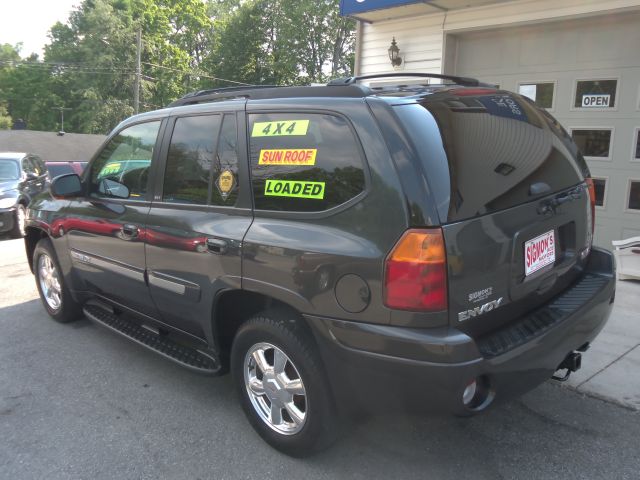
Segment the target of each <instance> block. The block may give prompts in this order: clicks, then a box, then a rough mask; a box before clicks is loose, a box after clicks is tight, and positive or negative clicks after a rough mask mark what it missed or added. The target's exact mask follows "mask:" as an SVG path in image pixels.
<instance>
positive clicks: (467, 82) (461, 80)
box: [328, 73, 493, 87]
mask: <svg viewBox="0 0 640 480" xmlns="http://www.w3.org/2000/svg"><path fill="white" fill-rule="evenodd" d="M403 77H419V78H439V79H441V80H451V81H452V82H454V83H456V84H458V85H463V86H465V87H486V86H489V85H488V84H485V83H482V82H481V81H480V80H477V79H475V78H469V77H456V76H455V75H442V74H439V73H378V74H374V75H360V76H357V77H344V78H336V79H334V80H331V81H330V82H329V83H328V85H330V86H344V85H354V84H356V83H358V82H359V81H361V80H371V79H374V78H403ZM491 86H492V87H493V85H491Z"/></svg>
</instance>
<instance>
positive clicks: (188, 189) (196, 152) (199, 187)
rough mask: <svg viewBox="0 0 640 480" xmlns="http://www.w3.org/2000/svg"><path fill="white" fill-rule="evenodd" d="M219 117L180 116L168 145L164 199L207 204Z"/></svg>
mask: <svg viewBox="0 0 640 480" xmlns="http://www.w3.org/2000/svg"><path fill="white" fill-rule="evenodd" d="M220 120H221V116H220V115H199V116H194V117H180V118H178V119H177V120H176V123H175V127H174V129H173V134H172V135H171V144H170V145H169V155H168V157H167V168H166V170H165V174H164V187H163V189H162V201H164V202H169V203H190V204H194V205H206V204H207V199H208V196H209V183H210V175H211V165H212V163H213V156H214V149H215V146H216V137H217V136H218V132H219V130H220Z"/></svg>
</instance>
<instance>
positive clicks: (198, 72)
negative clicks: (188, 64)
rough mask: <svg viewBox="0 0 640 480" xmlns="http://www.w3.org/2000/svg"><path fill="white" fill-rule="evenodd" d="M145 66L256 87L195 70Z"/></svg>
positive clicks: (147, 63) (152, 65) (155, 65)
mask: <svg viewBox="0 0 640 480" xmlns="http://www.w3.org/2000/svg"><path fill="white" fill-rule="evenodd" d="M142 63H143V64H145V65H149V66H150V67H157V68H164V69H165V70H171V71H172V72H179V73H182V74H183V75H195V76H198V77H203V78H208V79H210V80H219V81H221V82H229V83H235V84H236V85H245V86H247V87H254V86H255V85H253V84H251V83H243V82H236V81H235V80H227V79H226V78H220V77H213V76H211V75H207V74H205V73H202V72H200V71H197V70H193V71H190V72H189V71H185V70H180V69H178V68H171V67H165V66H164V65H158V64H156V63H149V62H142Z"/></svg>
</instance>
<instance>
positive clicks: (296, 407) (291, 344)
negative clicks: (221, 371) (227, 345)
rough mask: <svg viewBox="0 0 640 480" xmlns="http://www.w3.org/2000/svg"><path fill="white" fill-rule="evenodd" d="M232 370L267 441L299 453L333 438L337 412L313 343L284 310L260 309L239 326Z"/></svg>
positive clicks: (255, 424)
mask: <svg viewBox="0 0 640 480" xmlns="http://www.w3.org/2000/svg"><path fill="white" fill-rule="evenodd" d="M231 372H232V375H233V378H234V382H235V386H236V390H237V393H238V395H239V396H240V400H241V403H242V407H243V409H244V411H245V414H246V415H247V417H248V419H249V421H250V422H251V425H252V426H253V428H254V429H255V430H256V431H257V432H258V433H259V434H260V436H261V437H262V438H263V439H264V440H265V441H266V442H267V443H269V444H270V445H271V446H272V447H274V448H276V449H277V450H280V451H282V452H283V453H286V454H288V455H292V456H304V455H308V454H310V453H313V452H314V451H317V450H319V449H322V448H323V447H326V446H328V445H329V443H330V442H331V441H332V440H333V439H334V438H335V434H336V430H337V425H338V422H337V417H336V414H335V409H334V407H333V398H332V396H331V394H330V389H329V386H328V382H327V381H326V375H325V372H324V371H323V369H322V365H321V362H320V357H319V355H318V353H317V351H316V347H315V343H314V342H313V338H312V337H311V335H310V334H309V333H308V332H307V331H306V330H305V329H304V328H303V327H302V326H301V325H300V324H299V323H298V320H297V319H295V318H293V316H292V315H291V314H289V313H288V312H285V311H269V312H264V313H261V314H258V315H257V316H255V317H253V318H252V319H251V320H249V321H248V322H247V323H245V324H244V325H243V326H242V327H240V330H239V331H238V333H237V335H236V337H235V339H234V342H233V347H232V351H231Z"/></svg>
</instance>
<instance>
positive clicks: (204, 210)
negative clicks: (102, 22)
mask: <svg viewBox="0 0 640 480" xmlns="http://www.w3.org/2000/svg"><path fill="white" fill-rule="evenodd" d="M402 75H403V76H407V74H402ZM416 76H422V77H429V78H430V79H431V80H432V79H433V78H437V79H440V80H442V81H443V82H442V84H429V83H426V82H425V84H424V85H411V86H402V85H398V86H387V87H383V88H372V87H368V86H365V85H363V83H362V81H363V80H367V79H370V77H360V78H349V79H341V80H337V81H333V82H331V83H330V84H329V85H327V86H323V87H289V88H275V87H273V88H258V87H256V88H249V89H235V88H232V89H223V90H212V91H202V92H197V93H194V94H191V95H188V96H186V97H184V98H182V99H181V100H179V101H177V102H175V103H174V104H172V105H170V106H169V108H166V109H163V110H158V111H155V112H150V113H145V114H142V115H138V116H135V117H133V118H130V119H128V120H126V121H124V122H123V123H122V124H120V125H119V126H118V127H117V128H116V129H115V130H114V132H113V133H112V134H111V135H110V136H109V138H108V139H107V141H106V142H105V144H104V145H103V146H102V147H101V148H100V150H99V151H98V152H97V153H96V154H95V156H94V157H93V159H92V161H91V162H90V164H89V166H88V167H87V169H86V170H85V172H84V174H83V176H82V178H80V177H78V176H77V175H73V174H72V175H66V176H62V177H58V178H56V179H55V180H54V181H53V183H52V186H51V193H50V194H46V195H42V196H40V197H38V198H37V199H36V200H34V202H33V203H32V204H31V206H30V211H29V217H28V227H27V236H26V240H25V241H26V249H27V253H28V258H29V260H30V262H31V266H32V269H33V272H34V273H35V277H36V283H37V286H38V289H39V291H40V294H41V297H42V300H43V304H44V307H45V308H46V310H47V311H48V313H49V314H50V315H51V316H52V317H53V318H54V319H55V320H58V321H61V322H67V321H71V320H74V319H76V318H78V317H79V316H81V315H82V314H83V313H84V315H86V316H87V317H88V318H90V319H92V320H94V321H96V322H98V323H100V324H102V325H104V326H106V327H108V328H109V329H111V330H113V331H115V332H118V333H121V334H123V335H125V336H127V337H129V338H131V339H133V340H134V341H136V342H138V343H139V344H141V345H144V346H146V347H148V348H150V349H152V350H154V351H156V352H159V353H160V354H162V355H164V356H165V357H167V358H168V359H171V360H174V361H176V362H178V363H179V364H181V365H183V366H185V367H187V368H190V369H191V370H193V371H196V372H201V373H205V374H213V375H216V374H222V373H224V372H227V371H229V370H230V371H231V374H232V375H233V378H234V381H235V385H236V388H237V391H238V394H239V398H240V401H241V404H242V406H243V408H244V410H245V412H246V414H247V417H248V419H249V421H250V422H251V424H252V425H253V427H254V428H255V429H256V430H257V432H258V433H259V434H260V435H261V436H262V437H263V438H264V439H265V440H266V441H267V442H269V443H270V444H271V445H273V446H274V447H275V448H277V449H279V450H282V451H284V452H286V453H288V454H291V455H304V454H306V453H309V452H311V451H314V450H317V449H318V448H321V447H322V446H325V445H327V444H328V443H329V442H330V440H331V439H332V438H333V437H334V435H335V432H336V431H337V430H339V428H338V427H339V426H340V424H341V423H343V422H344V419H345V418H349V417H350V415H352V414H353V413H358V412H362V411H371V410H373V411H375V410H377V409H385V411H389V410H390V409H412V410H414V409H417V410H422V409H425V408H428V409H431V410H433V409H436V410H443V411H449V412H454V413H456V414H459V415H468V414H473V413H476V412H480V411H482V410H484V409H486V408H487V407H488V406H489V405H491V404H492V403H495V402H497V401H501V400H505V399H508V398H512V397H513V396H515V395H519V394H521V393H523V392H525V391H527V390H530V389H532V388H534V387H535V386H536V385H538V384H540V383H541V382H543V381H544V380H545V379H547V378H549V377H551V376H554V377H555V378H557V379H563V378H566V376H568V375H569V374H570V373H571V372H572V371H575V370H577V369H578V368H579V367H580V361H581V352H584V351H586V350H587V348H588V347H589V343H590V342H591V341H592V340H593V339H594V338H595V336H596V335H597V334H598V332H599V331H600V330H601V329H602V327H603V326H604V324H605V322H606V320H607V318H608V316H609V313H610V311H611V308H612V303H613V300H614V293H615V274H614V269H615V267H614V262H613V258H612V256H611V254H610V253H609V252H607V251H605V250H601V249H598V248H594V247H592V235H593V226H594V200H595V198H594V194H593V187H592V183H591V180H590V178H589V172H588V169H587V166H586V164H585V162H584V159H583V158H582V156H581V155H580V153H579V152H578V150H577V148H576V146H575V144H574V143H573V142H572V140H571V138H570V137H569V135H568V134H567V132H566V131H565V130H564V129H563V128H562V127H561V126H560V125H559V124H558V123H557V122H556V121H555V120H554V119H553V118H552V117H551V116H550V115H549V114H548V113H546V112H545V111H543V110H540V109H538V108H537V107H536V106H535V105H534V104H533V103H532V102H530V101H529V100H527V99H526V98H524V97H522V96H519V95H516V94H513V93H510V92H506V91H502V90H496V89H495V88H493V87H490V86H485V85H483V84H481V83H480V82H478V81H477V80H473V79H468V78H458V77H450V76H439V75H416Z"/></svg>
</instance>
